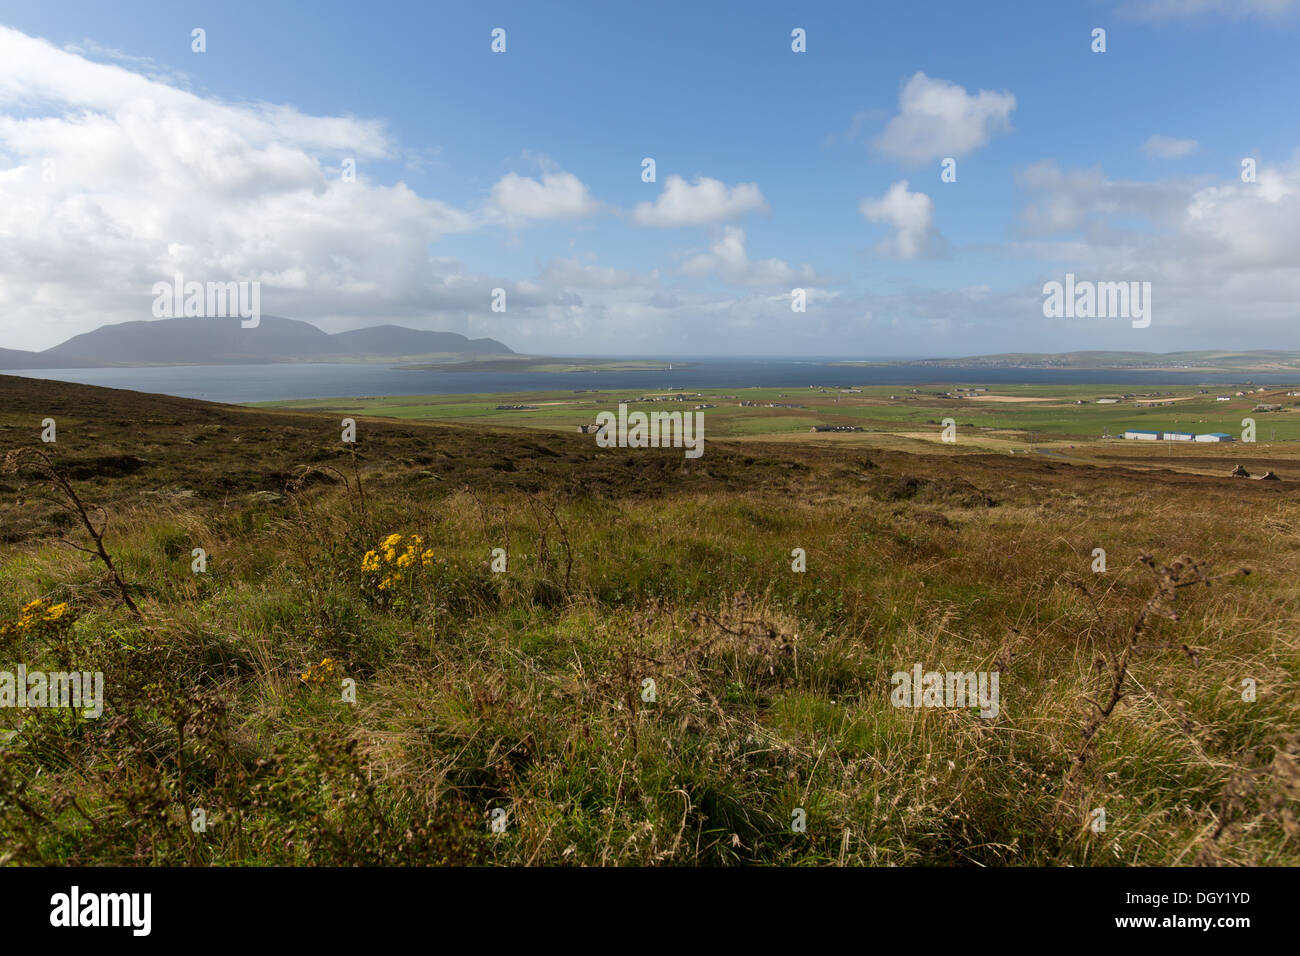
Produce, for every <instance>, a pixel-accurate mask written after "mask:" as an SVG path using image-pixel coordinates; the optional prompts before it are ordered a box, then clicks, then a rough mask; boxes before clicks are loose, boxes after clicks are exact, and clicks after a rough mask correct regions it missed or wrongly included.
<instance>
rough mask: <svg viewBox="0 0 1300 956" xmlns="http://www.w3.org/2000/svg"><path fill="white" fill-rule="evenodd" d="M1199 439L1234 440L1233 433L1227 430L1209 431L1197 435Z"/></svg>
mask: <svg viewBox="0 0 1300 956" xmlns="http://www.w3.org/2000/svg"><path fill="white" fill-rule="evenodd" d="M1196 440H1197V441H1232V440H1233V438H1232V436H1231V435H1229V434H1227V433H1226V432H1209V433H1207V434H1205V435H1197V436H1196Z"/></svg>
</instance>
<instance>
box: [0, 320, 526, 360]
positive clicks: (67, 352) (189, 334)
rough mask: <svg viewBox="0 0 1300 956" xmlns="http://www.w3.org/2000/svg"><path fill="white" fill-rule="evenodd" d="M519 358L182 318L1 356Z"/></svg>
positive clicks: (436, 343)
mask: <svg viewBox="0 0 1300 956" xmlns="http://www.w3.org/2000/svg"><path fill="white" fill-rule="evenodd" d="M448 354H465V355H513V354H514V352H513V350H512V349H510V348H508V347H507V346H505V345H502V344H501V343H500V342H498V341H496V340H495V339H469V338H466V337H465V336H463V335H461V334H459V333H457V332H428V331H423V330H420V329H407V328H403V327H401V326H397V325H380V326H375V327H374V328H368V329H355V330H353V331H350V332H338V333H335V334H333V335H331V334H330V333H328V332H322V331H321V330H320V329H318V328H316V326H314V325H312V324H311V323H309V322H301V321H299V320H297V319H284V318H280V317H278V316H273V315H264V316H262V319H261V322H260V324H258V326H257V327H256V328H251V329H245V328H243V327H241V325H240V320H239V319H238V318H221V319H216V318H213V319H205V318H176V319H156V320H154V321H144V322H122V323H119V324H116V325H103V326H100V327H99V328H97V329H95V330H94V331H93V332H84V333H82V334H81V335H74V336H73V337H72V338H70V339H68V340H67V341H66V342H63V343H61V344H60V345H56V346H54V347H53V348H49V349H46V350H45V351H43V352H24V351H22V350H19V349H0V368H10V369H36V368H98V367H103V366H111V365H236V364H237V365H255V364H260V363H280V362H337V361H342V360H345V359H356V360H359V361H366V360H375V359H414V358H421V357H425V356H433V355H440V356H441V355H448Z"/></svg>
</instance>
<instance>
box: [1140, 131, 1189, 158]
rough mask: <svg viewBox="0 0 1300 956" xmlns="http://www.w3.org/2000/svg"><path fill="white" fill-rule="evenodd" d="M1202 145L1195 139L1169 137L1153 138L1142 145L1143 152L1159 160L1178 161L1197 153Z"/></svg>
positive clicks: (1157, 136)
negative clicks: (1197, 149)
mask: <svg viewBox="0 0 1300 956" xmlns="http://www.w3.org/2000/svg"><path fill="white" fill-rule="evenodd" d="M1199 145H1200V143H1198V142H1196V140H1194V139H1173V138H1172V137H1169V136H1159V135H1156V136H1152V137H1150V138H1149V139H1148V140H1147V141H1146V142H1145V143H1143V144H1142V152H1144V153H1146V154H1147V155H1148V156H1152V157H1155V158H1157V159H1178V158H1180V157H1182V156H1188V155H1190V154H1192V153H1194V152H1195V151H1196V148H1197V147H1198V146H1199Z"/></svg>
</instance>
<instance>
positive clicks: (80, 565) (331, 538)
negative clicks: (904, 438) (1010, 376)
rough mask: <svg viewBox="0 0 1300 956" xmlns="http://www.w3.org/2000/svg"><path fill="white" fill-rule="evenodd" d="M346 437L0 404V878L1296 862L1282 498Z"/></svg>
mask: <svg viewBox="0 0 1300 956" xmlns="http://www.w3.org/2000/svg"><path fill="white" fill-rule="evenodd" d="M341 417H342V416H341V414H339V413H337V412H333V413H332V412H328V411H320V410H314V411H284V410H267V409H246V408H235V407H230V406H219V405H210V404H205V403H201V402H194V401H187V400H182V399H173V398H165V397H160V396H147V395H139V394H136V393H131V392H121V391H113V390H108V389H98V388H90V387H84V386H76V385H67V384H63V383H54V382H41V381H35V380H25V379H15V378H9V377H3V376H0V453H3V456H4V461H5V462H6V466H7V467H6V471H5V473H4V474H0V672H2V671H6V670H8V671H13V670H14V669H15V668H16V667H17V665H18V664H20V663H22V664H25V665H26V666H27V667H28V669H29V670H34V669H37V668H44V669H45V670H48V671H53V670H60V669H62V670H72V669H77V670H86V671H102V672H103V674H104V677H105V697H106V704H105V711H104V714H103V716H102V717H100V718H98V719H91V718H87V717H84V716H82V715H80V714H78V713H76V712H73V711H69V710H58V709H26V710H20V709H16V708H6V709H0V738H2V742H0V861H3V862H9V863H96V864H109V863H120V864H177V863H205V864H206V863H218V864H275V863H304V864H358V863H398V864H405V863H421V864H423V863H445V862H451V863H482V864H528V863H531V864H546V865H614V864H743V863H769V864H770V863H779V864H813V865H818V864H827V865H830V864H849V865H890V864H902V865H907V864H940V865H943V864H980V865H997V864H1051V865H1060V864H1132V863H1137V864H1192V863H1225V864H1245V863H1253V864H1270V865H1295V864H1296V863H1300V838H1298V836H1297V834H1298V832H1300V827H1298V825H1297V818H1296V813H1297V799H1298V798H1300V769H1298V766H1297V760H1298V759H1300V699H1298V695H1297V690H1296V688H1297V678H1300V648H1298V639H1297V634H1300V594H1298V593H1297V591H1296V589H1295V586H1294V585H1295V581H1296V580H1297V579H1300V497H1298V494H1300V493H1298V492H1297V486H1296V485H1295V483H1294V482H1290V481H1282V482H1254V481H1233V480H1230V479H1226V478H1213V477H1204V476H1198V475H1190V474H1185V473H1180V472H1177V471H1173V470H1159V469H1156V470H1151V469H1147V470H1143V471H1138V470H1135V469H1131V468H1128V467H1126V466H1125V465H1124V463H1123V462H1122V461H1120V462H1118V463H1112V465H1111V466H1109V467H1104V468H1103V467H1092V466H1089V465H1073V464H1069V463H1065V462H1061V461H1055V460H1050V459H1047V458H1046V457H1043V456H1015V457H1012V456H1007V455H1005V454H1003V455H993V454H981V453H977V452H971V453H966V454H951V455H948V454H945V455H913V454H906V453H902V452H897V451H890V450H887V449H866V448H860V447H853V446H842V445H838V444H835V443H829V442H827V443H816V444H811V445H794V444H791V443H780V442H768V441H765V440H763V439H762V437H761V436H758V437H750V438H747V439H745V440H743V441H742V440H736V441H725V440H712V439H711V440H710V441H709V442H708V444H707V448H706V451H705V454H704V456H703V457H702V458H700V459H698V460H694V461H692V460H687V459H685V458H684V457H683V455H682V453H681V451H680V449H679V450H663V451H659V450H632V451H629V450H614V449H611V450H601V449H598V448H596V447H595V446H594V444H593V442H592V441H591V440H590V438H589V437H588V436H579V435H577V434H570V433H562V434H561V433H555V434H552V433H547V432H544V431H540V430H525V429H518V428H515V429H511V428H505V427H501V426H499V425H491V424H483V425H477V426H472V427H471V426H465V425H445V424H429V423H426V422H420V421H408V420H401V421H395V420H391V419H389V420H384V419H377V418H358V421H357V441H356V443H355V444H354V445H349V444H344V443H343V442H342V441H341V440H340V436H341V424H340V418H341ZM45 418H54V419H55V421H56V423H57V442H56V443H54V444H44V443H42V442H41V441H40V432H41V427H42V425H41V422H42V420H43V419H45ZM42 456H45V457H42ZM70 495H71V496H73V497H70ZM76 502H80V503H81V504H82V505H83V506H84V507H85V509H86V514H87V516H88V517H89V519H90V523H91V527H92V529H93V533H92V532H88V531H87V530H86V529H85V527H84V522H83V519H82V515H81V513H80V511H79V510H78V508H77V505H76ZM69 506H71V508H70V507H69ZM101 530H102V544H103V549H104V554H103V555H100V554H99V553H98V549H97V547H96V545H95V543H94V535H95V534H98V533H99V532H100V531H101ZM59 539H63V540H62V541H60V540H59ZM73 545H75V546H80V547H82V548H89V549H90V552H95V553H90V552H87V551H85V550H77V549H76V548H75V547H72V546H73ZM195 548H203V549H204V550H205V551H206V553H207V565H206V570H205V571H203V572H201V573H195V572H194V571H193V566H192V562H193V561H194V560H195V559H194V558H193V556H192V552H193V549H195ZM497 548H500V549H503V550H504V551H505V553H506V557H507V562H506V570H505V571H504V572H500V573H497V572H494V571H493V569H492V560H493V558H492V555H493V549H497ZM797 548H798V549H803V550H804V551H805V552H806V561H807V565H806V567H807V570H806V571H803V572H796V571H794V570H792V554H791V552H792V551H793V550H794V549H797ZM1095 548H1104V549H1105V551H1106V558H1107V570H1106V571H1105V573H1095V572H1094V571H1093V570H1092V565H1093V562H1094V558H1093V550H1094V549H1095ZM1147 555H1150V556H1151V557H1150V558H1147V557H1146V556H1147ZM105 557H107V558H108V559H109V560H110V561H111V563H112V568H113V571H112V572H110V570H109V568H108V567H107V565H106V563H105V560H104V558H105ZM1242 569H1248V570H1249V571H1250V572H1251V573H1250V574H1248V575H1245V574H1241V573H1238V572H1239V570H1242ZM114 575H116V576H117V577H116V578H115V577H114ZM119 580H120V585H119V583H118V582H119ZM917 664H919V665H921V666H922V668H923V669H924V670H926V671H929V670H937V671H948V670H953V671H956V670H960V671H996V672H997V673H998V674H999V677H1000V694H1001V700H1000V706H999V709H998V713H997V715H996V717H991V718H989V717H982V716H980V715H979V714H978V712H976V711H975V710H974V709H972V708H969V707H967V708H958V707H952V708H949V707H932V708H910V707H896V706H894V705H893V703H892V702H891V691H892V690H893V685H892V683H891V675H893V674H894V673H895V672H899V671H911V670H912V668H913V667H914V666H915V665H917ZM1247 678H1249V679H1251V680H1253V681H1254V682H1255V686H1256V695H1255V697H1254V700H1253V701H1250V702H1248V701H1246V700H1243V693H1242V686H1243V685H1242V682H1243V680H1244V679H1247ZM647 681H653V691H654V692H653V694H651V693H650V689H651V685H650V684H648V683H646V682H647ZM348 682H351V683H348ZM349 687H351V688H354V690H355V703H350V702H346V701H345V700H344V699H343V698H344V696H345V694H346V693H347V692H348V690H349ZM649 698H653V699H649ZM1090 701H1091V702H1090ZM1099 809H1100V810H1104V811H1105V829H1104V831H1103V832H1094V830H1093V828H1092V827H1091V826H1090V825H1089V824H1090V821H1094V820H1096V819H1098V817H1097V815H1096V813H1095V811H1096V810H1099ZM196 810H198V811H202V819H203V820H204V821H205V828H204V829H202V832H196V830H195V827H194V826H192V825H191V823H192V821H193V820H195V819H197V818H196V816H195V811H196ZM495 811H502V812H503V814H504V815H503V816H502V815H501V814H496V818H497V819H500V820H504V832H499V833H494V832H492V829H491V824H492V821H493V819H494V812H495ZM799 811H802V818H803V819H805V820H806V829H804V830H802V831H798V830H795V829H793V828H792V821H794V820H797V819H800V814H799Z"/></svg>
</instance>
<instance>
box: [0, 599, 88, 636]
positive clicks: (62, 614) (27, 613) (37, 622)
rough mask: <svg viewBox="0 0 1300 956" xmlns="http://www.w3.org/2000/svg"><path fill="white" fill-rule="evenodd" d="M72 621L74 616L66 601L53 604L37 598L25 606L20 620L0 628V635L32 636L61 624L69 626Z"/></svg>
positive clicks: (20, 614)
mask: <svg viewBox="0 0 1300 956" xmlns="http://www.w3.org/2000/svg"><path fill="white" fill-rule="evenodd" d="M71 621H72V615H71V613H70V611H69V608H68V604H67V602H66V601H61V602H59V603H58V604H53V603H51V602H50V601H49V600H48V599H46V598H37V599H36V600H35V601H32V602H30V603H28V604H25V605H23V609H22V611H20V612H19V615H18V620H16V621H13V622H12V623H9V624H5V625H3V626H0V633H7V632H13V633H17V634H32V633H34V632H36V631H39V630H43V629H44V628H46V627H50V626H56V627H57V626H58V625H59V624H68V623H71Z"/></svg>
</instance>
